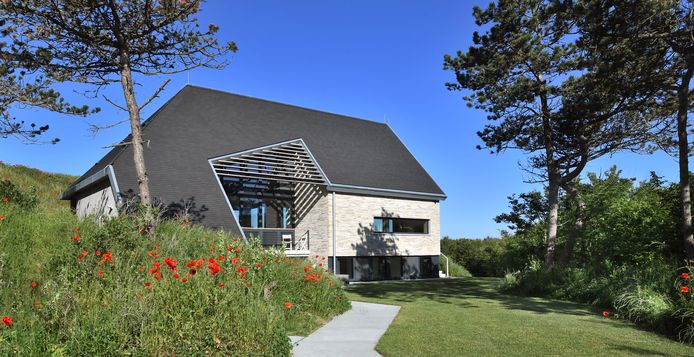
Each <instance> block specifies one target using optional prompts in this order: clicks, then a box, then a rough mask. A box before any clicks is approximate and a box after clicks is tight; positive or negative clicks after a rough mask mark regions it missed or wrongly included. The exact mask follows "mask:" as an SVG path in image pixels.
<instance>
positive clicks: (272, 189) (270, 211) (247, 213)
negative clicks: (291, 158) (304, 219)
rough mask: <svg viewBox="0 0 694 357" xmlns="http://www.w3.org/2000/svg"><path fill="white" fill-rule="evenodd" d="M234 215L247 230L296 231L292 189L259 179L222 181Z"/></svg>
mask: <svg viewBox="0 0 694 357" xmlns="http://www.w3.org/2000/svg"><path fill="white" fill-rule="evenodd" d="M222 185H223V187H224V190H225V191H226V193H227V197H228V198H229V202H230V203H231V206H232V208H233V210H234V215H235V216H236V218H237V219H238V220H239V224H240V225H241V227H244V228H255V229H259V228H293V227H294V221H293V218H294V216H293V211H294V201H293V196H292V195H293V187H292V186H291V185H290V184H285V183H278V182H274V181H264V180H256V179H239V178H226V177H225V178H224V180H223V181H222Z"/></svg>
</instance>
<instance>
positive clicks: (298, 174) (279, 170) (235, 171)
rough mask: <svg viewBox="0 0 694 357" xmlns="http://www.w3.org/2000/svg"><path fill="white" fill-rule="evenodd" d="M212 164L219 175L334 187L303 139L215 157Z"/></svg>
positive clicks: (211, 161)
mask: <svg viewBox="0 0 694 357" xmlns="http://www.w3.org/2000/svg"><path fill="white" fill-rule="evenodd" d="M210 164H211V165H212V168H213V169H214V171H215V173H216V174H217V175H218V176H228V177H242V178H252V179H261V180H274V181H284V182H294V183H308V184H314V185H326V186H327V185H329V184H330V180H329V179H328V178H327V177H326V176H325V173H323V170H322V169H321V168H320V165H318V162H316V160H315V158H314V157H313V155H312V154H311V152H310V151H309V150H308V148H307V147H306V144H305V143H304V141H303V140H301V139H295V140H290V141H285V142H281V143H277V144H273V145H268V146H263V147H259V148H255V149H250V150H245V151H241V152H237V153H232V154H228V155H224V156H220V157H215V158H212V159H210Z"/></svg>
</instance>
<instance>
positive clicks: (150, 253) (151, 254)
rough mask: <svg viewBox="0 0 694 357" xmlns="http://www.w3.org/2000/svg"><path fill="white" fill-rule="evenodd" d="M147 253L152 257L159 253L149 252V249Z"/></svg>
mask: <svg viewBox="0 0 694 357" xmlns="http://www.w3.org/2000/svg"><path fill="white" fill-rule="evenodd" d="M147 254H149V256H150V257H152V258H156V257H157V256H158V255H159V253H154V252H151V251H150V252H147Z"/></svg>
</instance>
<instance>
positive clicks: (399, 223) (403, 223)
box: [373, 217, 429, 234]
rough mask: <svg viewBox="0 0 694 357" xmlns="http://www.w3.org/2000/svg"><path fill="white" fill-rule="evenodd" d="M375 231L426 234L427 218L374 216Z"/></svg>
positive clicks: (427, 230)
mask: <svg viewBox="0 0 694 357" xmlns="http://www.w3.org/2000/svg"><path fill="white" fill-rule="evenodd" d="M373 231H374V232H375V233H415V234H428V233H429V220H428V219H414V218H394V217H374V223H373Z"/></svg>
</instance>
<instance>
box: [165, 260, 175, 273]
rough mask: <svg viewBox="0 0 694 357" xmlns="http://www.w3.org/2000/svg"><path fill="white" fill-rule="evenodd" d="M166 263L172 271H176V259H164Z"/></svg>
mask: <svg viewBox="0 0 694 357" xmlns="http://www.w3.org/2000/svg"><path fill="white" fill-rule="evenodd" d="M164 263H165V264H166V265H167V266H168V267H169V269H171V270H172V271H176V265H178V262H177V261H176V259H173V258H166V259H164Z"/></svg>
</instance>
